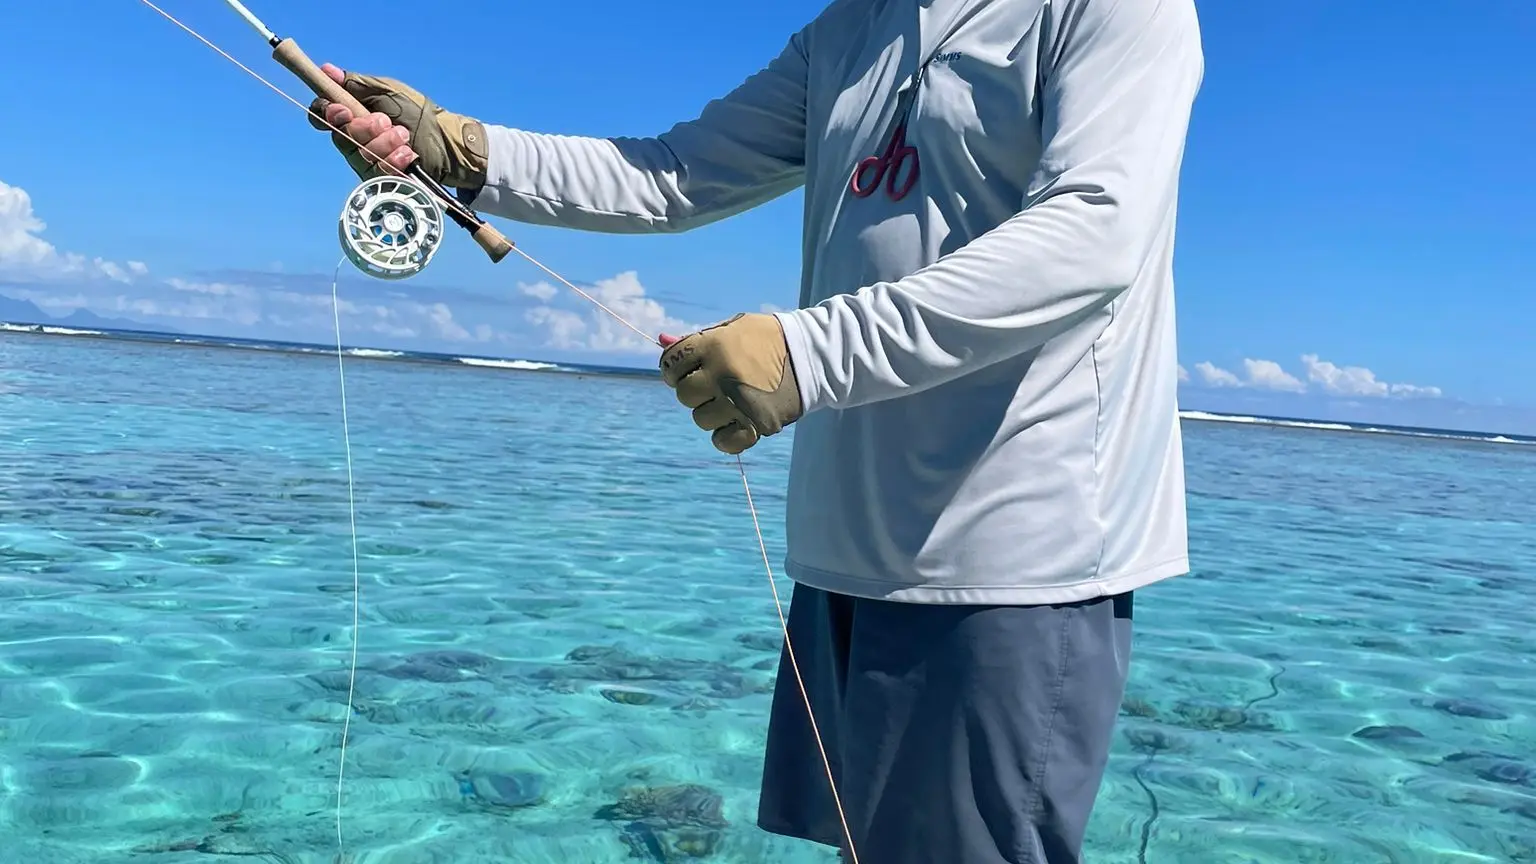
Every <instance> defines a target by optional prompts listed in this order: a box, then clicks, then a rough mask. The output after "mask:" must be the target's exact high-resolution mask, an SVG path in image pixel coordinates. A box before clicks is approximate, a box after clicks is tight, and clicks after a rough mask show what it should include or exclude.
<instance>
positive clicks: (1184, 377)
mask: <svg viewBox="0 0 1536 864" xmlns="http://www.w3.org/2000/svg"><path fill="white" fill-rule="evenodd" d="M1179 380H1180V381H1188V380H1189V370H1188V369H1185V368H1184V364H1183V363H1180V364H1179Z"/></svg>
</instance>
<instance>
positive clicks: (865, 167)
mask: <svg viewBox="0 0 1536 864" xmlns="http://www.w3.org/2000/svg"><path fill="white" fill-rule="evenodd" d="M909 157H910V158H911V159H912V168H911V170H910V171H908V172H907V175H906V177H907V179H906V182H905V183H902V184H901V187H900V188H897V186H896V176H897V175H898V174H900V173H901V166H902V165H903V163H905V162H906V161H907V159H908V158H909ZM921 168H922V164H921V160H920V159H919V158H918V155H917V148H916V147H908V146H907V124H906V122H905V121H903V122H902V123H899V124H897V126H896V130H895V131H894V132H892V133H891V140H890V142H889V143H887V144H886V145H885V152H884V153H883V154H881V155H879V156H867V157H865V158H863V159H860V160H859V164H857V165H855V166H854V167H853V176H851V177H849V178H848V191H850V192H852V193H853V196H854V197H855V198H868V197H869V196H871V195H873V194H875V190H876V189H877V188H879V186H880V181H881V180H884V181H885V197H887V198H889V199H891V200H892V201H900V200H901V199H903V198H905V197H907V193H908V192H911V191H912V186H913V185H914V184H916V183H917V176H918V174H919V173H920V169H921ZM870 172H872V173H873V176H869V173H870ZM886 172H890V173H886ZM866 179H867V180H868V182H865V181H866Z"/></svg>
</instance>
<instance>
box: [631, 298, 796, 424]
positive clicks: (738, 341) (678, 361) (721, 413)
mask: <svg viewBox="0 0 1536 864" xmlns="http://www.w3.org/2000/svg"><path fill="white" fill-rule="evenodd" d="M670 338H671V337H667V336H663V337H662V344H663V346H664V348H665V350H663V351H662V353H661V364H660V365H661V377H662V380H664V381H666V382H667V386H669V387H671V388H672V389H673V390H675V391H677V401H679V402H681V403H683V404H684V405H686V406H687V407H689V408H692V409H693V422H694V423H697V424H698V426H699V428H700V429H704V430H707V431H710V432H713V433H714V435H713V436H712V437H711V440H712V441H713V442H714V445H715V449H716V450H720V451H721V452H724V453H730V454H733V455H734V454H737V453H741V452H742V451H744V450H746V449H747V448H749V447H751V446H752V445H754V444H756V443H757V442H758V439H759V438H761V437H762V436H766V435H776V434H778V433H779V432H780V431H782V430H783V429H784V427H785V426H788V425H789V424H791V423H793V422H795V421H796V420H798V419H800V386H799V382H797V381H796V380H795V369H794V366H793V364H791V363H790V361H789V346H788V345H787V344H786V343H785V341H784V328H783V327H781V326H779V319H777V318H775V317H773V316H772V315H762V314H757V313H752V314H743V315H737V316H736V317H734V318H731V319H730V320H728V321H726V322H724V323H722V324H716V325H715V326H713V327H706V328H704V329H703V330H700V331H699V332H697V333H693V334H691V335H689V336H685V337H683V338H682V339H678V340H675V341H670V342H669V340H670Z"/></svg>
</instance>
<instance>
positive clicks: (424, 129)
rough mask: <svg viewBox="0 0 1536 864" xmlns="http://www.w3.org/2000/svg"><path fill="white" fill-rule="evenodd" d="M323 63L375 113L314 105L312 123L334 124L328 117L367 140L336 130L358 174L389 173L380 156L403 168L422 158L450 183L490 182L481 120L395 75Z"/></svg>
mask: <svg viewBox="0 0 1536 864" xmlns="http://www.w3.org/2000/svg"><path fill="white" fill-rule="evenodd" d="M320 68H321V69H322V70H324V71H325V73H326V74H327V75H329V76H331V78H332V80H334V81H336V82H337V83H338V84H340V85H341V86H342V87H344V88H346V91H347V92H348V93H351V94H352V95H353V96H355V97H357V101H359V102H361V103H363V107H365V108H367V109H368V110H369V111H371V112H373V113H371V114H369V115H368V116H366V117H353V116H352V112H351V111H350V110H348V109H347V108H346V107H344V106H342V105H339V104H336V103H334V102H330V101H328V100H326V99H316V100H315V101H314V102H312V103H310V106H309V112H310V113H309V123H310V125H311V126H314V127H315V128H316V129H320V130H324V129H327V128H329V127H327V126H326V125H325V123H322V122H320V119H319V118H321V117H324V118H325V122H327V123H330V124H331V125H332V126H335V127H336V128H338V129H342V130H344V131H345V132H346V133H347V135H350V136H351V137H352V139H355V140H356V141H361V142H362V143H363V144H364V145H365V149H363V150H361V151H360V150H359V149H358V146H357V145H356V144H354V143H353V142H352V141H351V140H348V139H347V137H345V136H343V135H338V134H337V133H335V132H334V131H333V132H332V133H331V141H332V142H333V143H334V144H335V145H336V149H338V150H340V151H341V154H342V156H344V157H346V160H347V164H348V165H351V166H352V170H353V171H356V172H357V176H359V177H361V178H364V179H367V178H369V177H376V176H378V175H379V174H382V173H384V171H383V170H382V169H380V168H379V167H378V165H376V164H375V163H376V162H377V161H378V160H380V159H384V160H387V161H388V162H389V164H391V165H393V166H394V167H396V168H399V169H402V170H403V169H404V168H405V167H406V166H407V165H409V164H410V163H411V160H413V159H415V158H417V157H420V159H421V167H422V168H423V169H425V170H426V172H427V174H428V175H429V176H431V177H432V178H433V179H434V180H436V181H438V182H439V183H441V184H443V185H444V186H448V187H451V188H454V189H479V188H480V187H481V186H484V185H485V171H486V162H487V160H488V152H489V151H488V150H487V146H486V141H485V127H484V126H483V125H481V123H480V121H478V120H476V119H475V118H473V117H466V116H464V115H462V114H454V113H452V112H449V111H444V110H443V109H442V107H440V106H439V105H437V103H435V102H433V101H432V100H431V99H428V98H427V97H426V96H424V95H422V94H421V93H419V92H417V91H416V90H415V89H413V88H411V87H409V86H407V85H405V84H403V83H401V82H399V81H396V80H395V79H393V78H379V77H376V76H373V75H360V74H358V73H355V72H343V71H342V70H340V69H338V68H337V67H335V66H333V65H331V64H330V63H327V64H325V65H324V66H321V67H320Z"/></svg>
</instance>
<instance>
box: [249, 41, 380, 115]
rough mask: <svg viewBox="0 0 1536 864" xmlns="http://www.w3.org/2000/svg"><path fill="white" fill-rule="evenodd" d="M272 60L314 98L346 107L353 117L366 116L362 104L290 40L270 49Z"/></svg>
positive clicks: (366, 113)
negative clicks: (302, 84)
mask: <svg viewBox="0 0 1536 864" xmlns="http://www.w3.org/2000/svg"><path fill="white" fill-rule="evenodd" d="M272 58H273V59H274V60H276V61H277V62H279V63H281V64H282V65H283V68H285V69H287V70H288V71H289V72H292V73H293V74H294V75H296V76H298V78H299V80H300V81H303V82H304V84H305V86H307V87H309V89H310V90H311V91H313V92H314V94H315V95H316V96H319V97H320V98H322V99H329V100H330V101H332V102H340V103H341V104H342V105H345V106H347V110H348V111H351V112H352V116H353V117H366V116H368V109H367V108H364V107H363V103H361V102H359V101H357V98H356V97H354V96H353V95H352V94H351V93H348V92H347V91H346V90H343V89H342V87H341V85H340V84H337V83H336V82H335V81H332V80H331V76H329V75H327V74H325V71H324V70H323V69H321V68H320V67H319V66H316V65H315V61H313V60H311V59H309V55H308V54H305V53H304V50H303V49H302V48H300V47H299V43H297V42H295V41H293V40H292V39H284V40H283V41H281V42H279V43H277V44H276V45H274V46H273V47H272Z"/></svg>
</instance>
